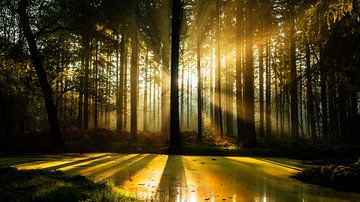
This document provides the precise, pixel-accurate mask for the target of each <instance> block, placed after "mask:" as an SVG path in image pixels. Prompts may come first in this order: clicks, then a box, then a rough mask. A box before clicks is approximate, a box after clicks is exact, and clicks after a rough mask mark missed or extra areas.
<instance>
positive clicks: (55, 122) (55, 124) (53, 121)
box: [18, 0, 64, 145]
mask: <svg viewBox="0 0 360 202" xmlns="http://www.w3.org/2000/svg"><path fill="white" fill-rule="evenodd" d="M28 5H29V2H28V0H21V1H20V2H19V5H18V14H19V18H20V19H19V20H20V26H21V28H22V31H23V33H24V36H25V38H26V40H27V42H28V46H29V50H30V55H31V60H32V63H33V65H34V67H35V72H36V75H37V77H38V79H39V83H40V87H41V90H42V93H43V97H44V101H45V106H46V111H47V116H48V123H49V128H50V133H51V135H52V138H53V141H54V143H55V144H57V145H63V144H64V139H63V137H62V135H61V131H60V125H59V119H58V115H57V112H56V111H57V110H56V106H55V103H54V100H53V91H52V89H51V85H50V83H49V81H48V79H47V75H46V71H45V69H44V64H43V58H42V56H41V53H40V51H39V49H38V47H37V45H36V41H35V36H34V34H33V32H32V30H31V27H30V21H29V16H28V12H27V7H28Z"/></svg>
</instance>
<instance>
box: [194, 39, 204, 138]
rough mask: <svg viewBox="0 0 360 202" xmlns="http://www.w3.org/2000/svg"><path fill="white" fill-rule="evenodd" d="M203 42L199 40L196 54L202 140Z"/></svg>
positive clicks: (199, 128)
mask: <svg viewBox="0 0 360 202" xmlns="http://www.w3.org/2000/svg"><path fill="white" fill-rule="evenodd" d="M200 48H201V43H200V39H198V41H197V48H196V56H197V74H198V91H197V94H198V100H197V101H198V134H197V138H198V140H202V136H203V132H202V125H203V124H202V108H203V106H202V75H201V55H200V54H201V50H200Z"/></svg>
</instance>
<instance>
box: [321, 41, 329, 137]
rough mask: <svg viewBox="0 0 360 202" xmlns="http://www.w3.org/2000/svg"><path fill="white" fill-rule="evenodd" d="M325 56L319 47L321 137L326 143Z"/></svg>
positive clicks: (327, 132) (327, 131)
mask: <svg viewBox="0 0 360 202" xmlns="http://www.w3.org/2000/svg"><path fill="white" fill-rule="evenodd" d="M326 80H327V79H326V67H325V54H324V50H323V47H322V45H320V88H321V92H320V94H321V97H320V100H321V115H322V135H323V137H324V139H325V141H326V142H328V141H329V135H328V134H329V130H328V110H327V109H328V106H327V85H326V83H327V81H326Z"/></svg>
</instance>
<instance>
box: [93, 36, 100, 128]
mask: <svg viewBox="0 0 360 202" xmlns="http://www.w3.org/2000/svg"><path fill="white" fill-rule="evenodd" d="M98 52H99V41H98V40H96V42H95V63H94V66H95V67H94V73H95V77H94V82H95V84H94V85H95V86H94V93H95V95H94V128H95V129H97V128H98V118H99V91H98V85H99V81H98V74H99V68H98V63H99V55H98V54H99V53H98Z"/></svg>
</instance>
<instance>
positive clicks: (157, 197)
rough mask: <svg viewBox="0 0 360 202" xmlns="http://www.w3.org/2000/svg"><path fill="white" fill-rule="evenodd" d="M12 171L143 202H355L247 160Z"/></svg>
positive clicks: (101, 163) (72, 160) (156, 158)
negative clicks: (68, 176)
mask: <svg viewBox="0 0 360 202" xmlns="http://www.w3.org/2000/svg"><path fill="white" fill-rule="evenodd" d="M16 167H18V168H21V169H32V168H45V169H59V170H64V171H66V172H71V173H79V174H82V175H86V176H89V177H91V178H93V179H95V180H105V181H107V182H109V183H112V184H114V185H116V186H118V187H120V188H122V189H123V190H125V192H126V193H127V194H129V195H131V196H134V197H137V198H139V199H141V200H144V201H360V195H358V194H346V193H342V192H336V191H333V190H330V189H325V188H320V187H318V186H313V185H308V184H304V183H302V182H300V181H297V180H295V179H292V178H290V176H291V175H293V174H295V173H296V172H299V170H300V169H299V168H296V167H293V166H287V165H282V164H281V163H279V162H272V161H269V160H264V159H256V158H249V157H200V156H176V155H170V156H167V155H155V154H129V155H126V154H88V155H82V156H75V157H74V156H72V157H62V159H55V160H51V161H37V162H33V163H27V164H22V165H18V166H16Z"/></svg>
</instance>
